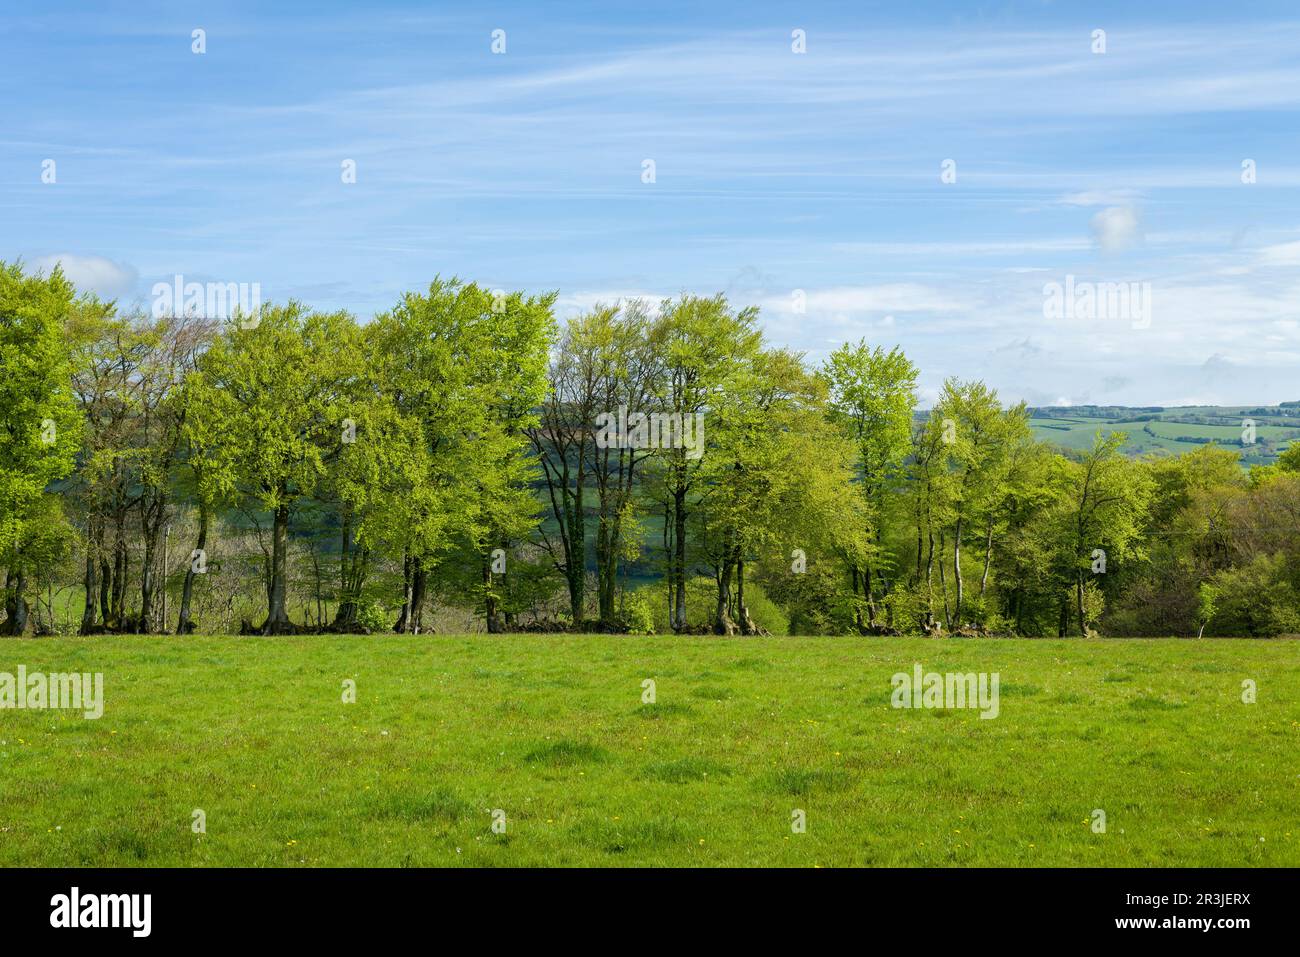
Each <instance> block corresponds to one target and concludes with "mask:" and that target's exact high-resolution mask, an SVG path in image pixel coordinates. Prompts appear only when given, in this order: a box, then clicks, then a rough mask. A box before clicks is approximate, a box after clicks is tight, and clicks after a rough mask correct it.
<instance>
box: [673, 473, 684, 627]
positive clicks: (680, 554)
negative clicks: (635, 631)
mask: <svg viewBox="0 0 1300 957" xmlns="http://www.w3.org/2000/svg"><path fill="white" fill-rule="evenodd" d="M673 538H674V541H673V548H674V549H675V551H676V555H675V556H674V560H673V573H674V574H675V575H676V576H677V582H676V585H677V600H676V606H677V607H676V608H675V609H674V610H673V614H674V620H673V630H674V631H684V630H685V629H686V490H685V489H677V490H676V491H674V492H673Z"/></svg>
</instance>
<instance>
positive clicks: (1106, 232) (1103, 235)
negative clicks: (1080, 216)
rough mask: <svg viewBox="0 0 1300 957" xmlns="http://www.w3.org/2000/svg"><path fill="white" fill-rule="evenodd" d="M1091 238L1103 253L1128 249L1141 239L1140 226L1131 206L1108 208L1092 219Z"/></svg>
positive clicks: (1135, 211)
mask: <svg viewBox="0 0 1300 957" xmlns="http://www.w3.org/2000/svg"><path fill="white" fill-rule="evenodd" d="M1092 236H1093V239H1094V240H1096V243H1097V245H1098V246H1099V247H1100V248H1101V249H1102V251H1103V252H1108V253H1109V252H1118V251H1119V250H1122V249H1128V248H1129V247H1130V246H1132V245H1134V244H1135V243H1137V242H1138V240H1140V239H1141V238H1142V224H1141V222H1140V220H1139V219H1138V214H1137V210H1136V209H1134V208H1133V207H1132V206H1108V207H1106V208H1105V209H1103V210H1101V212H1099V213H1097V215H1095V216H1093V217H1092Z"/></svg>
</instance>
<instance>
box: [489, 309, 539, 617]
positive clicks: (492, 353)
mask: <svg viewBox="0 0 1300 957" xmlns="http://www.w3.org/2000/svg"><path fill="white" fill-rule="evenodd" d="M555 299H556V294H555V293H546V294H544V295H540V296H525V295H524V294H523V293H520V292H514V293H511V294H509V295H508V296H502V295H499V294H497V295H495V296H494V298H493V308H492V318H491V321H490V322H489V324H488V326H487V332H488V352H487V354H486V355H485V356H484V357H483V360H484V361H482V362H481V363H479V364H477V365H476V366H475V367H474V372H475V376H474V379H473V380H472V385H473V388H474V391H475V394H476V395H479V396H482V397H483V401H484V402H485V404H486V420H485V425H484V429H483V431H482V432H480V433H478V434H477V435H476V436H475V443H474V455H475V463H476V466H477V468H476V469H475V470H474V472H473V473H472V475H471V478H472V479H473V482H474V486H475V489H474V491H475V494H474V495H473V496H472V497H471V499H470V503H471V504H470V509H469V513H468V517H469V519H470V523H471V524H470V527H471V530H472V531H471V542H472V543H473V546H474V548H475V550H476V552H477V554H478V558H479V565H480V568H481V569H482V582H483V590H482V593H481V601H482V606H483V611H484V618H485V620H486V622H487V627H488V631H490V632H497V631H503V630H505V626H506V625H509V624H513V620H512V619H510V620H503V618H502V617H501V616H500V615H499V613H498V604H499V596H500V593H501V591H502V590H503V589H505V590H507V591H508V590H509V589H510V582H509V578H510V575H511V559H510V558H509V557H507V559H506V567H505V570H504V571H499V570H498V569H499V567H500V564H499V561H500V559H501V557H502V556H503V555H504V556H510V555H511V553H512V552H513V551H514V550H515V549H516V547H517V546H519V545H521V544H523V543H525V542H526V541H527V540H528V539H529V537H530V536H531V535H532V532H533V530H534V529H535V528H536V527H537V523H538V518H539V515H540V512H541V508H540V506H539V503H538V501H537V496H536V495H535V493H534V492H533V488H532V485H533V483H535V482H536V481H537V480H538V478H539V477H540V476H539V472H540V470H539V469H538V467H537V463H536V460H535V459H534V457H533V456H532V455H530V454H529V440H528V433H529V430H531V429H534V428H536V427H537V424H538V415H537V409H538V407H539V406H540V405H541V404H542V402H543V400H544V398H545V396H546V388H547V380H546V370H547V358H548V355H549V353H550V349H551V346H552V345H553V344H554V342H555V337H556V327H555V315H554V312H553V310H554V307H555ZM518 557H519V556H518V555H515V556H514V563H515V564H519V562H518Z"/></svg>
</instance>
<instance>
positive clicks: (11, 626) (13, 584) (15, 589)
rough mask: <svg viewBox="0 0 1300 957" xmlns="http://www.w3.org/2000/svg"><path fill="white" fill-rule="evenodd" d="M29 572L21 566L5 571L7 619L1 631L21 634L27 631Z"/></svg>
mask: <svg viewBox="0 0 1300 957" xmlns="http://www.w3.org/2000/svg"><path fill="white" fill-rule="evenodd" d="M26 590H27V574H26V572H24V571H23V570H22V569H21V568H20V569H18V570H16V571H15V570H14V569H12V568H11V569H9V570H8V571H7V572H6V573H5V620H4V624H3V625H2V626H0V633H3V634H6V635H14V636H21V635H23V634H25V633H26V632H27V619H28V613H29V611H30V607H29V606H28V604H27V596H26V595H25V594H24V592H25V591H26Z"/></svg>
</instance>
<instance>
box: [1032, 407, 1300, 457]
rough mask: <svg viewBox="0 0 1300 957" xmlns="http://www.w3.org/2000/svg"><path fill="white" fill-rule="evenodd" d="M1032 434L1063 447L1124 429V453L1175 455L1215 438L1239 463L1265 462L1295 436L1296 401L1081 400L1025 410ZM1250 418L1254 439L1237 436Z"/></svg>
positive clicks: (1299, 414)
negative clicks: (1166, 403) (1164, 403)
mask: <svg viewBox="0 0 1300 957" xmlns="http://www.w3.org/2000/svg"><path fill="white" fill-rule="evenodd" d="M1030 412H1031V414H1032V416H1033V417H1032V419H1031V420H1030V425H1031V426H1032V427H1033V430H1034V435H1035V436H1037V437H1038V438H1039V439H1042V440H1043V441H1045V442H1051V443H1053V444H1055V445H1059V446H1061V447H1063V448H1069V449H1082V448H1085V447H1087V446H1090V445H1091V444H1092V440H1093V436H1094V435H1095V434H1096V432H1097V430H1098V429H1101V430H1102V431H1105V432H1127V433H1128V443H1127V445H1126V446H1125V452H1127V453H1128V454H1129V455H1132V456H1138V455H1143V454H1146V453H1156V454H1159V453H1160V452H1166V453H1168V454H1171V455H1178V454H1181V453H1183V452H1187V451H1189V450H1191V449H1193V448H1195V447H1196V445H1198V444H1204V443H1207V442H1217V443H1218V444H1219V445H1222V446H1225V447H1231V448H1239V449H1241V452H1242V456H1241V459H1242V466H1243V467H1249V466H1251V465H1255V464H1261V465H1267V464H1269V463H1272V462H1274V461H1276V460H1277V457H1278V455H1279V454H1280V453H1281V452H1282V451H1283V450H1284V449H1286V448H1287V446H1288V445H1290V443H1291V441H1292V440H1293V439H1295V438H1297V437H1300V403H1296V402H1287V403H1283V404H1281V405H1273V406H1244V405H1240V406H1223V405H1199V406H1177V407H1173V408H1163V407H1160V406H1098V405H1081V406H1068V407H1046V408H1034V409H1031V410H1030ZM1248 423H1253V425H1254V431H1255V441H1254V442H1253V443H1249V442H1246V441H1243V433H1245V431H1246V428H1247V424H1248Z"/></svg>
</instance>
